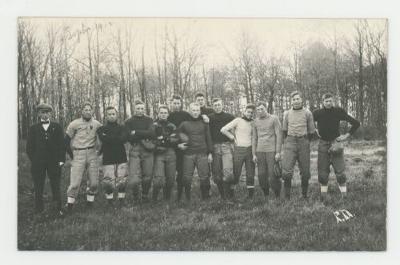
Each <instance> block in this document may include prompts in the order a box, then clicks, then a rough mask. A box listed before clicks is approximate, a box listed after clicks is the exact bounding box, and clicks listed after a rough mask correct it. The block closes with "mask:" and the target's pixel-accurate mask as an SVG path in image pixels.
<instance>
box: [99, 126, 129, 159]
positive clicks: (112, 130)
mask: <svg viewBox="0 0 400 265" xmlns="http://www.w3.org/2000/svg"><path fill="white" fill-rule="evenodd" d="M97 135H98V136H99V139H100V141H101V143H102V145H101V152H102V153H103V165H113V164H120V163H126V162H127V158H126V151H125V147H124V143H125V142H126V141H127V140H128V135H127V131H126V130H125V129H124V127H123V126H122V125H120V124H118V123H109V122H108V123H107V124H106V125H104V126H101V127H100V128H99V129H98V130H97Z"/></svg>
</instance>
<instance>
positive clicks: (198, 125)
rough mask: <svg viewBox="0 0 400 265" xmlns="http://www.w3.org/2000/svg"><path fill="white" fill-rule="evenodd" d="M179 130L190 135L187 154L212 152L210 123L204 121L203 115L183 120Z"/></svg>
mask: <svg viewBox="0 0 400 265" xmlns="http://www.w3.org/2000/svg"><path fill="white" fill-rule="evenodd" d="M177 132H178V133H184V134H186V135H187V136H188V137H189V142H188V148H187V149H186V150H185V151H184V152H185V154H201V153H207V154H210V153H211V152H212V141H211V134H210V128H209V126H208V124H206V123H204V121H203V118H202V117H199V118H197V119H194V118H191V120H190V121H184V122H182V124H181V125H180V126H179V128H178V130H177Z"/></svg>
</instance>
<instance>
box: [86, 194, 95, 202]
mask: <svg viewBox="0 0 400 265" xmlns="http://www.w3.org/2000/svg"><path fill="white" fill-rule="evenodd" d="M86 200H87V201H88V202H94V195H89V194H88V195H86Z"/></svg>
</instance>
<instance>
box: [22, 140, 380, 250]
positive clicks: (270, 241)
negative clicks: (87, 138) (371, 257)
mask: <svg viewBox="0 0 400 265" xmlns="http://www.w3.org/2000/svg"><path fill="white" fill-rule="evenodd" d="M315 148H316V146H313V152H312V179H311V185H310V192H311V197H310V199H309V200H308V201H304V200H302V199H300V188H299V177H298V172H296V175H295V177H294V180H295V184H294V185H295V187H294V194H293V199H292V200H291V201H289V202H287V201H285V200H283V199H281V200H276V199H273V198H271V199H270V200H269V201H268V202H267V201H265V200H264V199H263V196H262V194H261V191H260V190H259V189H258V190H257V194H256V198H255V199H254V201H246V200H244V199H241V200H240V202H238V203H237V204H235V205H227V204H226V203H224V202H221V201H220V200H219V198H218V195H217V189H216V187H215V186H213V187H212V198H211V199H210V200H209V201H207V202H202V201H200V199H199V191H198V183H197V182H196V183H195V187H194V191H195V194H194V199H193V201H192V202H191V203H190V204H184V203H181V204H176V203H174V202H171V203H158V204H154V203H148V204H143V205H136V206H133V205H131V204H128V206H126V207H124V208H122V209H113V208H107V207H106V206H105V205H104V203H105V199H104V198H103V196H99V197H98V199H97V201H96V202H95V207H94V208H93V209H91V210H88V209H86V208H85V206H84V204H79V205H77V208H76V211H75V212H74V214H72V215H70V216H66V217H65V218H63V219H54V218H51V217H47V216H46V215H44V216H41V217H37V216H34V214H33V210H32V206H33V201H32V199H33V194H32V188H31V186H32V184H31V181H30V175H29V163H28V160H27V158H26V155H25V154H24V153H23V152H21V151H22V150H20V154H19V172H18V194H19V195H18V248H19V249H20V250H258V251H265V250H316V251H318V250H345V251H348V250H372V251H380V250H385V249H386V151H385V150H386V149H385V147H384V146H383V147H382V145H381V144H380V142H365V141H354V142H353V143H352V144H351V145H349V147H348V148H347V150H346V161H347V165H346V166H347V176H348V189H349V195H348V197H347V198H346V199H344V200H342V199H340V196H339V191H338V188H337V185H336V182H335V179H334V176H333V175H332V176H331V181H330V186H329V198H328V200H327V202H325V203H324V204H323V203H321V202H319V199H318V196H319V192H318V190H319V186H318V182H317V174H316V173H317V172H316V157H317V156H316V149H315ZM68 171H69V170H68V165H67V167H66V170H65V172H64V176H63V181H62V190H63V191H64V197H65V190H66V186H67V184H68V181H69V180H68ZM83 190H84V189H83ZM46 191H47V193H48V194H50V192H49V191H48V190H47V189H46ZM100 194H101V195H102V193H100ZM239 197H241V198H244V197H245V188H244V183H242V184H241V187H240V191H239ZM48 199H49V198H48ZM128 199H130V198H128ZM80 201H83V195H82V197H81V198H80ZM339 209H347V210H349V211H350V212H351V213H352V214H354V215H355V217H354V218H352V219H350V220H348V221H347V222H344V223H339V224H337V222H336V218H335V216H334V214H333V212H334V211H336V210H339Z"/></svg>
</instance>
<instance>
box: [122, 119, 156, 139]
mask: <svg viewBox="0 0 400 265" xmlns="http://www.w3.org/2000/svg"><path fill="white" fill-rule="evenodd" d="M125 129H126V131H127V134H128V141H129V142H130V143H131V144H137V143H139V142H140V140H143V139H154V138H155V133H154V127H153V120H152V119H151V118H150V117H147V116H133V117H131V118H129V119H127V120H126V121H125ZM133 130H134V131H135V134H134V135H132V134H131V131H133Z"/></svg>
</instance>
